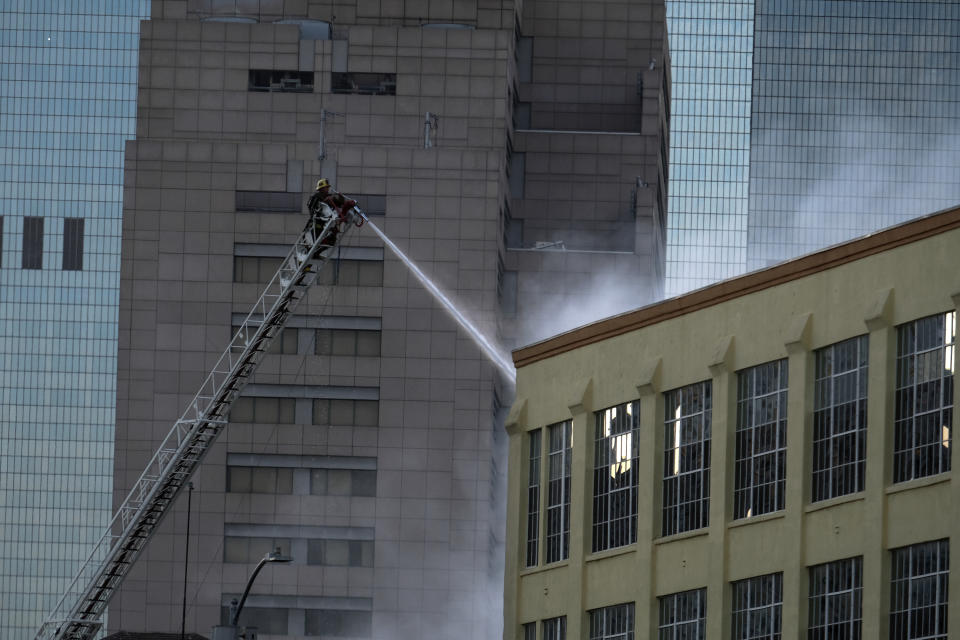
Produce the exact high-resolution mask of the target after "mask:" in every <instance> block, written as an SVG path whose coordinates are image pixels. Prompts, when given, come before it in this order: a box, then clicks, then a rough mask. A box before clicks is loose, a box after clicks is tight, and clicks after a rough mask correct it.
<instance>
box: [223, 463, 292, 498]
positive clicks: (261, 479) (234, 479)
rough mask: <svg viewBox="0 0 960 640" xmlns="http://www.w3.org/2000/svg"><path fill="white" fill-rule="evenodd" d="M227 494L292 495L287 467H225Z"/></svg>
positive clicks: (290, 473) (289, 471) (290, 472)
mask: <svg viewBox="0 0 960 640" xmlns="http://www.w3.org/2000/svg"><path fill="white" fill-rule="evenodd" d="M227 492H228V493H276V494H285V495H286V494H292V493H293V469H291V468H289V467H227Z"/></svg>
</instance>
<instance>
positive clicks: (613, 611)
mask: <svg viewBox="0 0 960 640" xmlns="http://www.w3.org/2000/svg"><path fill="white" fill-rule="evenodd" d="M590 640H633V603H632V602H629V603H626V604H617V605H613V606H611V607H603V608H602V609H594V610H592V611H590Z"/></svg>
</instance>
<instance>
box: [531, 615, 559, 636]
mask: <svg viewBox="0 0 960 640" xmlns="http://www.w3.org/2000/svg"><path fill="white" fill-rule="evenodd" d="M533 624H536V623H533ZM534 640H536V636H534ZM543 640H567V616H560V617H558V618H547V619H546V620H544V621H543Z"/></svg>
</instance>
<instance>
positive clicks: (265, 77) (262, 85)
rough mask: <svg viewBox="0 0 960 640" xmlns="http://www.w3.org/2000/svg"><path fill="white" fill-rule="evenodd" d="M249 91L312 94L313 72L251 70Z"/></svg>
mask: <svg viewBox="0 0 960 640" xmlns="http://www.w3.org/2000/svg"><path fill="white" fill-rule="evenodd" d="M248 89H249V90H250V91H282V92H292V93H311V92H312V91H313V71H278V70H272V69H250V84H249V85H248Z"/></svg>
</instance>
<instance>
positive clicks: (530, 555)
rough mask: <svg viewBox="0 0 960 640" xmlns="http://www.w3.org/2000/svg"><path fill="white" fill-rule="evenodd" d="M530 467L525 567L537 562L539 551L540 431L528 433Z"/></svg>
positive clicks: (533, 565)
mask: <svg viewBox="0 0 960 640" xmlns="http://www.w3.org/2000/svg"><path fill="white" fill-rule="evenodd" d="M529 443H530V467H529V475H528V478H527V566H528V567H535V566H536V565H537V562H539V555H540V549H539V545H538V542H539V540H540V429H536V430H535V431H531V432H530V439H529Z"/></svg>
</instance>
